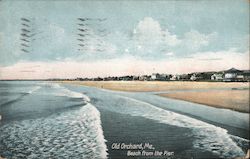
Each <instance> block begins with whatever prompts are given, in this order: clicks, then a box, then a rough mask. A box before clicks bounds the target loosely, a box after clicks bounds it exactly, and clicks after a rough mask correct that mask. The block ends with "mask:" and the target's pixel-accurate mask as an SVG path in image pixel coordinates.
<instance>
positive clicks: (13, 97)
mask: <svg viewBox="0 0 250 159" xmlns="http://www.w3.org/2000/svg"><path fill="white" fill-rule="evenodd" d="M40 88H41V87H40V86H34V87H31V88H30V89H29V90H26V91H24V92H23V91H22V92H18V91H17V92H5V94H7V95H8V96H6V97H5V99H3V100H2V101H1V102H0V105H1V106H7V105H9V104H12V103H15V102H18V101H20V100H22V99H23V97H25V96H27V95H30V94H32V93H33V92H35V91H37V90H38V89H40ZM3 93H4V92H3ZM3 96H5V95H4V94H3ZM2 98H3V97H2Z"/></svg>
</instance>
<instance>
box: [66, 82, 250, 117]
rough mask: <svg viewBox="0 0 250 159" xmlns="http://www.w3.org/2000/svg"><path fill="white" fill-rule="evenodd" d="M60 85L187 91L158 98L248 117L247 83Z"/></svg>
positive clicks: (91, 83)
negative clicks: (201, 105)
mask: <svg viewBox="0 0 250 159" xmlns="http://www.w3.org/2000/svg"><path fill="white" fill-rule="evenodd" d="M63 83H70V84H76V85H84V86H91V87H97V88H103V89H109V90H115V91H128V92H160V91H181V90H188V92H173V93H171V92H169V93H163V94H162V93H161V94H159V95H160V96H162V97H167V98H173V99H178V100H184V101H188V102H194V103H199V104H204V105H208V106H212V107H217V108H226V109H231V110H235V111H240V112H244V113H249V82H227V83H226V82H190V81H175V82H173V81H164V82H162V81H64V82H63ZM218 89H227V90H218ZM197 90H200V91H197ZM205 90H206V91H205ZM195 91H197V92H195Z"/></svg>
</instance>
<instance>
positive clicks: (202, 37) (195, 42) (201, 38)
mask: <svg viewBox="0 0 250 159" xmlns="http://www.w3.org/2000/svg"><path fill="white" fill-rule="evenodd" d="M216 36H217V33H211V34H208V35H206V34H202V33H199V32H198V31H196V30H191V31H189V32H187V33H185V35H184V39H183V45H184V46H185V47H186V48H187V49H188V50H191V51H197V50H199V49H200V48H201V47H203V46H208V45H209V42H210V41H211V40H213V39H214V38H215V37H216Z"/></svg>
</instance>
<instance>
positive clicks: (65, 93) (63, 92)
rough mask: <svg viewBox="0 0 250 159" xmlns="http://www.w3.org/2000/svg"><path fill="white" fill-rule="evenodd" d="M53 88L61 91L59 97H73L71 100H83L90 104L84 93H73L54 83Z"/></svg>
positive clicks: (58, 93)
mask: <svg viewBox="0 0 250 159" xmlns="http://www.w3.org/2000/svg"><path fill="white" fill-rule="evenodd" d="M53 87H54V88H56V89H59V91H58V92H57V93H56V95H57V96H67V97H71V98H82V99H83V100H84V101H85V102H90V98H89V97H88V96H86V95H85V94H83V93H79V92H74V91H71V90H69V89H67V88H65V87H63V86H60V85H59V84H57V83H54V84H53Z"/></svg>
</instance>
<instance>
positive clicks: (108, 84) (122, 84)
mask: <svg viewBox="0 0 250 159" xmlns="http://www.w3.org/2000/svg"><path fill="white" fill-rule="evenodd" d="M63 83H70V84H78V85H84V86H91V87H97V88H103V89H109V90H116V91H128V92H157V91H173V90H193V89H220V88H249V83H247V82H229V83H225V82H190V81H175V82H173V81H63Z"/></svg>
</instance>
